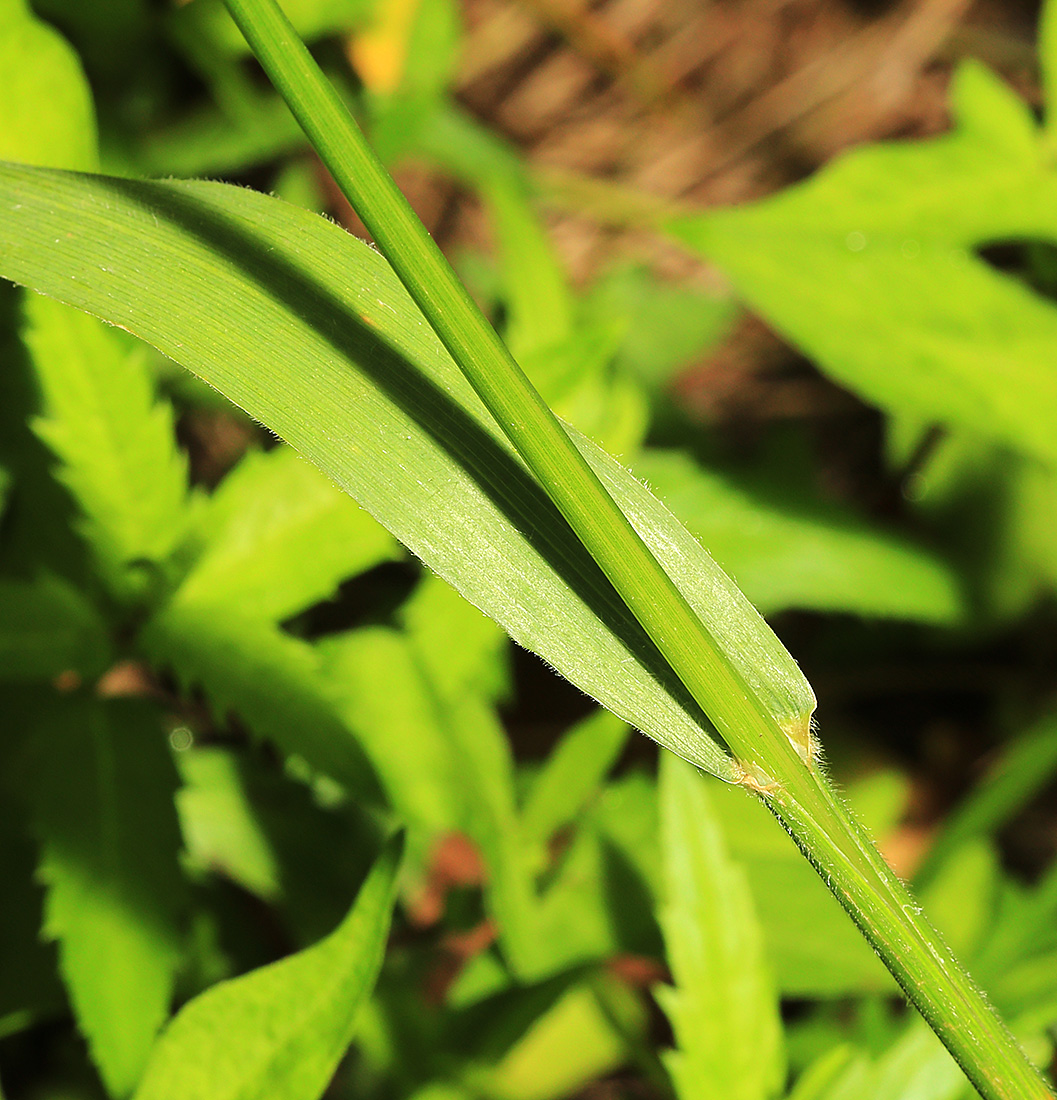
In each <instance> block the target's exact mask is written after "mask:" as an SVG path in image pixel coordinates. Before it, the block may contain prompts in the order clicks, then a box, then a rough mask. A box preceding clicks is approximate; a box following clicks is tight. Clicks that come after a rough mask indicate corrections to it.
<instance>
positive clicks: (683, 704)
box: [0, 166, 814, 777]
mask: <svg viewBox="0 0 1057 1100" xmlns="http://www.w3.org/2000/svg"><path fill="white" fill-rule="evenodd" d="M0 209H2V210H3V217H2V219H0V269H2V271H3V273H4V274H5V275H6V276H8V277H12V278H14V279H16V280H17V279H21V280H24V281H30V282H32V283H33V285H34V286H35V287H36V288H37V289H41V290H47V291H48V292H50V293H52V294H54V295H56V296H58V297H60V298H63V299H67V300H70V301H72V302H74V303H76V304H78V305H79V306H82V307H85V308H88V309H90V310H96V311H98V312H100V313H102V314H104V315H105V316H107V317H108V319H110V320H111V321H115V322H119V323H121V324H122V325H124V326H125V327H127V328H129V329H130V330H132V331H135V332H137V333H138V334H139V335H142V336H144V337H146V338H148V339H149V340H150V341H151V342H152V343H154V344H155V345H156V346H157V347H158V348H159V349H161V350H162V351H164V352H165V353H166V354H169V355H171V356H173V357H176V358H178V359H179V360H180V361H182V362H184V363H185V364H187V365H189V366H192V367H194V368H195V369H196V371H197V372H199V373H200V374H201V375H202V376H203V377H205V378H206V379H207V380H208V381H210V382H211V383H212V384H213V385H215V386H216V387H217V388H219V389H221V390H222V391H224V392H226V393H227V394H228V396H229V397H231V398H233V399H234V400H236V401H237V402H238V403H239V404H241V405H243V406H244V407H246V408H247V409H249V410H251V411H252V412H253V414H254V415H256V416H258V417H259V418H260V419H262V420H263V421H265V422H267V423H268V424H269V425H270V426H271V427H272V428H273V429H274V430H275V431H277V432H278V433H279V434H280V435H282V436H283V437H284V438H286V439H287V440H288V441H289V442H291V443H292V444H293V445H294V446H295V447H297V448H298V449H299V450H301V451H302V452H303V453H304V454H305V455H306V456H307V457H309V458H310V459H311V460H312V461H314V462H315V463H316V464H317V465H319V466H320V467H321V468H324V469H326V470H327V472H328V473H329V474H330V475H331V476H333V477H334V478H335V480H337V481H338V483H339V484H340V485H342V487H343V488H345V489H346V490H347V491H349V492H350V493H352V494H353V495H354V496H356V497H357V499H358V500H359V501H360V503H361V504H362V505H363V506H364V507H365V508H366V509H367V510H368V511H369V512H371V514H372V515H374V516H375V517H376V518H377V519H379V521H380V522H382V523H383V525H384V526H386V527H387V528H388V529H389V530H390V531H392V532H393V534H395V535H396V537H397V538H399V539H400V540H401V541H402V542H404V543H405V545H407V546H409V547H410V548H411V549H412V550H413V551H414V552H415V553H417V554H419V555H420V556H421V557H422V558H423V559H424V560H426V561H427V563H429V564H430V565H431V566H432V567H433V568H435V569H436V570H437V571H438V572H439V573H440V574H441V575H442V576H445V577H446V578H447V579H448V580H449V581H451V582H452V583H453V584H454V586H455V587H456V588H457V589H459V591H461V592H462V593H463V595H465V596H466V597H467V598H468V599H469V600H470V601H471V602H472V603H476V604H477V605H478V606H479V607H481V608H482V609H484V610H486V611H487V613H488V614H489V615H491V616H492V617H493V618H495V619H496V620H497V621H499V622H500V623H501V624H502V625H503V626H504V627H505V628H506V629H507V631H508V632H509V633H510V634H512V635H513V636H514V637H515V638H516V639H517V640H518V641H520V642H521V643H522V644H523V645H525V646H526V647H527V648H529V649H532V650H534V651H535V652H538V653H540V654H541V655H542V656H543V657H544V658H545V659H547V660H548V661H549V662H551V663H552V664H553V665H554V666H555V667H557V668H558V669H559V670H560V671H561V672H563V673H564V674H565V675H566V676H568V677H569V678H570V679H571V680H573V682H574V683H576V684H578V685H579V686H580V687H581V688H582V689H583V690H585V691H587V692H588V693H589V694H591V695H592V696H594V697H596V698H598V699H600V700H601V701H602V702H604V703H605V705H606V706H608V707H610V709H612V710H614V711H615V712H616V713H618V714H619V715H620V716H621V717H623V718H625V719H626V720H627V721H629V722H631V723H632V724H634V725H636V726H638V727H639V728H640V729H642V730H644V731H645V732H647V733H648V734H650V735H651V736H653V737H655V738H656V739H657V740H659V741H661V742H662V743H663V744H665V745H667V746H669V747H671V748H672V749H673V751H676V752H677V753H679V754H680V755H683V756H685V757H687V758H688V759H691V760H693V761H695V762H696V763H698V764H699V765H701V766H702V767H704V768H706V769H708V770H709V771H712V772H715V773H716V774H720V775H725V776H728V777H733V776H734V771H733V768H732V765H731V763H730V761H729V758H728V757H727V756H726V754H725V753H724V752H723V751H722V750H721V749H720V748H719V746H718V745H717V744H716V742H715V740H714V739H713V735H712V734H711V732H709V731H710V730H711V726H710V724H709V722H708V720H707V719H706V718H705V717H704V715H703V714H702V713H701V711H700V709H699V708H698V707H697V706H696V705H695V704H694V703H693V702H692V701H691V700H690V699H689V697H688V695H687V693H686V690H685V688H684V687H683V686H682V684H681V683H680V682H679V681H678V678H677V677H675V676H674V674H673V673H672V672H671V670H670V668H669V666H668V665H667V662H666V661H664V660H663V659H662V658H661V656H660V654H659V653H658V651H657V650H656V647H655V646H654V645H653V643H652V642H651V641H650V640H649V639H648V637H647V636H646V634H645V632H644V631H643V630H642V628H641V627H640V626H639V625H638V623H637V621H636V620H635V619H634V617H633V616H632V615H631V614H630V612H629V611H628V610H627V607H626V606H625V604H624V603H623V601H622V600H621V599H620V598H619V597H618V596H617V594H616V593H615V591H614V590H613V588H612V586H611V585H610V584H609V582H608V581H607V580H606V579H605V577H604V576H603V574H602V573H601V571H600V570H599V568H598V566H597V565H596V564H595V563H594V561H593V560H592V559H591V558H590V557H589V555H587V553H586V552H585V551H584V549H583V546H582V544H581V543H580V541H579V540H578V539H577V538H576V537H575V535H574V534H573V533H572V531H571V530H570V528H569V527H568V525H567V524H566V522H565V521H564V519H562V518H561V516H560V514H559V513H558V512H557V510H556V509H555V508H554V506H553V504H552V503H551V502H550V499H549V498H548V497H547V496H546V494H545V493H544V492H543V490H542V489H541V488H540V487H539V485H538V484H537V483H536V482H535V481H534V480H533V479H532V478H531V477H529V475H528V474H527V472H526V471H525V469H524V467H523V466H522V465H521V463H520V462H519V460H517V459H516V457H515V456H514V455H513V453H512V451H511V448H510V446H509V444H508V443H506V442H505V437H504V436H503V434H502V432H501V431H500V430H499V429H498V427H497V426H496V425H495V424H494V422H493V421H492V420H491V418H490V417H489V416H488V414H487V413H486V412H485V411H484V410H483V408H482V407H481V405H480V403H479V401H478V400H477V398H476V397H475V395H474V394H473V393H472V391H471V390H470V388H469V385H468V383H467V382H466V381H465V379H464V378H463V376H462V375H461V374H460V372H459V371H458V370H457V368H456V367H455V365H454V364H453V363H452V362H451V360H450V358H449V357H448V356H447V355H446V353H445V352H444V351H443V349H442V348H441V346H440V345H439V343H438V342H437V340H436V338H435V336H434V335H433V333H432V330H431V329H429V328H428V326H427V325H426V324H425V321H424V320H423V319H422V317H421V315H420V314H419V313H418V312H417V310H415V309H414V307H413V306H412V305H411V303H410V301H409V300H408V298H407V296H406V294H405V293H404V291H403V290H402V288H401V287H400V285H399V284H398V283H397V281H396V279H395V277H394V276H393V275H392V273H391V271H390V270H389V269H388V267H387V266H386V265H385V263H384V261H382V259H381V258H380V257H379V256H378V255H377V254H375V253H373V252H372V251H371V250H370V249H368V248H367V247H366V246H363V245H361V244H360V243H359V242H356V241H354V240H353V239H352V238H351V237H349V236H348V235H347V234H345V233H343V232H342V231H341V230H340V229H338V228H337V227H335V226H333V225H331V224H329V223H327V222H326V221H324V220H322V219H320V218H318V217H317V216H315V215H312V214H309V213H307V212H305V211H302V210H298V209H296V208H293V207H288V206H285V205H283V204H281V203H279V202H277V201H275V200H271V199H268V198H266V197H264V196H261V195H255V194H253V193H252V192H249V191H246V190H244V189H240V188H229V187H225V186H221V185H215V184H208V183H186V184H175V183H137V182H133V181H130V180H108V179H102V178H99V177H92V178H90V177H84V176H80V177H78V176H73V175H68V174H62V173H55V172H47V171H44V170H40V169H29V168H21V167H16V166H6V167H5V168H4V169H3V170H2V172H0ZM44 242H47V247H46V248H45V247H43V244H44ZM104 259H105V262H104ZM102 268H105V270H102ZM147 272H154V273H155V274H156V275H157V278H158V283H157V285H158V286H164V287H165V291H164V295H163V296H162V297H158V298H155V297H153V296H151V295H144V294H143V293H142V289H141V288H142V285H143V281H144V278H145V277H147V275H146V273H147ZM71 276H72V278H71ZM236 303H237V304H236ZM573 435H574V438H575V439H576V441H577V446H579V447H581V449H582V450H583V452H584V454H585V456H586V457H587V458H588V461H589V462H590V463H591V464H592V466H593V467H594V469H595V471H596V473H597V474H598V475H599V477H600V478H601V480H602V482H603V484H604V485H605V486H606V488H607V490H608V491H609V492H610V493H611V494H612V495H614V496H615V497H616V498H617V500H618V502H619V504H620V506H621V507H622V508H623V509H624V510H625V512H626V513H627V515H628V516H629V518H630V520H631V522H632V524H633V525H634V526H635V527H637V529H638V530H639V532H640V534H641V535H642V537H643V538H644V540H645V541H646V543H647V544H648V545H650V546H651V548H652V549H653V550H654V552H655V554H656V555H657V557H658V560H659V561H660V563H661V565H662V567H663V568H665V570H666V571H667V572H668V573H669V575H670V576H671V577H672V578H673V580H674V582H675V584H676V585H677V586H678V587H679V588H680V589H681V590H682V591H683V592H684V594H685V596H686V598H687V600H688V601H689V603H690V605H691V606H692V607H693V609H694V611H695V612H696V613H697V614H699V615H700V616H701V618H702V620H703V622H704V624H705V626H706V629H707V630H708V631H709V632H710V633H711V634H712V635H713V637H715V638H716V639H717V640H718V641H719V644H720V645H721V646H722V648H723V649H724V650H725V655H726V657H727V658H728V659H729V660H730V661H731V663H732V665H733V666H734V667H735V668H736V669H737V671H738V673H739V675H740V676H741V677H742V678H743V679H744V681H745V682H746V684H747V686H748V687H749V690H750V691H752V692H753V694H754V695H755V696H756V697H757V698H758V699H759V700H760V702H761V704H762V705H763V706H764V707H766V709H767V710H768V711H769V712H770V713H771V715H772V716H773V717H774V718H775V719H776V721H777V722H778V723H779V724H781V725H783V726H784V727H788V728H795V729H802V728H803V727H804V725H805V724H806V722H807V720H808V715H809V714H810V712H811V710H812V709H813V707H814V695H813V693H812V692H811V689H810V687H809V685H808V684H807V682H806V680H804V678H803V676H802V674H801V673H800V671H799V669H798V668H797V667H796V665H795V663H794V662H793V661H792V659H791V658H790V656H789V654H788V653H787V652H786V651H785V650H784V648H783V647H782V646H781V644H780V643H779V642H778V640H777V639H776V638H775V636H774V635H773V633H771V631H770V630H769V629H768V628H767V627H766V625H765V624H764V623H763V621H762V620H761V619H760V618H759V616H758V615H757V613H756V612H755V611H754V610H753V608H752V607H751V605H750V604H749V603H748V602H747V601H746V600H745V599H744V597H743V596H742V595H741V594H740V592H738V591H737V589H736V588H735V587H734V586H733V585H732V584H731V582H730V581H729V579H728V578H727V577H726V576H725V575H724V574H723V573H722V572H721V571H720V570H719V569H718V568H717V567H716V566H715V563H714V562H713V561H712V559H711V558H709V557H708V555H707V554H706V553H705V552H704V550H703V549H702V548H701V547H700V545H699V544H698V543H697V542H696V540H694V539H693V538H692V537H691V536H690V535H689V534H688V533H687V532H686V531H685V530H684V529H683V528H682V527H680V526H679V524H678V523H677V522H676V521H675V520H674V518H673V517H672V516H671V514H670V513H669V512H668V511H667V510H666V509H664V508H663V507H662V506H661V505H660V504H659V503H658V502H657V501H656V500H655V499H654V498H653V497H652V496H651V495H650V494H649V493H648V492H647V491H646V490H645V489H643V487H642V486H641V485H640V484H639V483H638V482H636V481H635V480H634V479H633V478H631V477H630V476H629V475H628V474H627V472H626V471H625V470H624V469H623V468H622V467H620V466H619V465H618V464H617V463H615V462H614V461H612V460H611V459H609V458H607V457H606V456H605V455H604V454H603V453H602V452H600V451H599V450H598V449H597V448H595V447H593V446H592V445H591V444H590V443H588V442H587V441H586V440H584V439H583V438H582V437H580V436H578V435H577V434H576V433H573Z"/></svg>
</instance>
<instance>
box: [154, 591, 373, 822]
mask: <svg viewBox="0 0 1057 1100" xmlns="http://www.w3.org/2000/svg"><path fill="white" fill-rule="evenodd" d="M139 641H140V644H141V646H142V647H143V649H144V650H145V652H146V653H147V654H148V655H149V656H150V658H151V659H152V660H153V661H155V662H157V663H158V664H161V665H162V666H164V667H170V668H172V669H173V670H174V672H175V673H176V674H177V676H178V678H179V679H180V681H181V682H182V683H183V684H184V685H185V686H187V687H189V686H192V685H197V686H200V687H202V688H203V689H204V691H205V692H206V694H207V696H208V697H209V700H210V702H211V703H212V705H213V708H214V710H215V711H216V712H217V716H218V717H219V718H220V719H223V718H224V717H226V716H227V714H228V712H229V711H233V712H234V713H235V714H237V715H239V716H240V717H241V718H243V719H244V720H245V721H246V722H247V723H248V724H249V726H250V728H251V729H252V730H253V731H254V732H255V733H257V734H259V735H261V736H263V737H267V738H268V739H269V740H272V741H274V742H275V744H277V745H278V746H279V748H280V749H282V751H283V752H285V753H288V754H292V755H295V756H300V757H301V758H302V759H304V760H305V761H306V762H307V763H308V764H309V766H310V767H312V768H313V769H315V770H317V771H320V772H322V773H323V774H325V775H329V776H330V777H331V778H333V779H336V780H337V781H338V782H340V783H342V784H344V785H345V786H346V787H347V788H348V789H349V790H350V791H351V792H353V793H355V794H357V795H358V796H359V797H361V798H365V799H367V800H368V801H376V800H377V798H378V795H379V791H378V784H377V778H376V777H375V775H374V770H373V769H372V767H371V765H370V763H369V762H368V760H367V758H366V757H365V756H364V753H363V750H362V748H361V747H360V745H359V743H358V742H357V740H356V739H355V737H353V735H352V734H351V733H350V731H349V729H348V727H347V726H346V725H345V723H344V722H343V721H342V720H341V718H340V717H339V715H338V712H337V709H336V707H335V705H334V701H333V700H332V699H331V697H330V695H329V694H328V688H327V682H326V680H325V679H324V677H323V676H322V674H321V671H320V658H319V654H318V653H317V652H316V650H315V649H314V648H313V647H312V646H311V645H309V644H308V643H307V642H303V641H301V640H300V639H299V638H295V637H293V636H291V635H290V634H286V633H284V632H283V631H281V630H279V629H278V628H277V627H274V626H271V625H269V624H268V623H262V622H261V621H260V619H258V618H256V617H255V616H254V615H253V614H252V612H238V611H235V610H233V609H232V608H230V607H223V606H220V607H217V606H214V605H213V604H211V603H209V602H204V603H201V604H197V603H194V602H192V601H191V600H178V601H177V602H175V603H173V604H170V605H169V606H168V607H166V608H163V609H162V610H161V611H160V612H159V613H158V614H157V615H155V617H154V618H153V619H151V620H150V622H148V623H147V624H146V625H145V626H144V628H143V630H142V632H141V634H140V639H139Z"/></svg>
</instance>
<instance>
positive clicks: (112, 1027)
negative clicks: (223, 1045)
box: [32, 699, 183, 1097]
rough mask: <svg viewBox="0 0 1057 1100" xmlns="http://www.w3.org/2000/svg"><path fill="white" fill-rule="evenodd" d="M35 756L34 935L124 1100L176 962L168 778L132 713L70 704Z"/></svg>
mask: <svg viewBox="0 0 1057 1100" xmlns="http://www.w3.org/2000/svg"><path fill="white" fill-rule="evenodd" d="M35 748H36V752H37V754H38V761H37V770H38V773H39V775H38V781H37V788H36V791H35V792H34V794H33V796H32V797H33V802H34V819H35V826H36V831H37V833H38V836H39V838H40V843H41V864H40V877H41V879H42V881H43V882H44V883H45V884H46V886H47V902H46V907H45V923H44V931H45V932H46V934H47V935H48V936H49V937H51V938H52V939H55V940H57V941H58V944H59V958H60V964H61V969H62V975H63V978H64V980H65V982H66V987H67V989H68V991H69V995H70V1000H71V1002H72V1004H73V1008H74V1013H75V1015H76V1018H77V1023H78V1025H79V1027H80V1029H81V1031H82V1032H83V1033H84V1035H85V1037H86V1039H87V1040H88V1047H89V1050H90V1051H91V1054H92V1058H93V1060H94V1062H95V1063H96V1065H97V1066H98V1068H99V1072H100V1074H101V1076H102V1078H103V1081H104V1082H105V1083H106V1086H107V1089H108V1091H109V1092H110V1094H111V1095H112V1096H116V1097H120V1096H127V1095H128V1094H129V1093H131V1092H132V1090H133V1088H134V1087H135V1085H136V1082H137V1081H138V1080H139V1077H140V1074H141V1073H142V1071H143V1067H144V1065H145V1064H146V1060H147V1055H148V1053H149V1052H150V1049H151V1046H152V1044H153V1042H154V1038H155V1034H156V1033H157V1031H158V1029H159V1028H160V1027H161V1025H162V1023H163V1022H164V1020H165V1019H166V1017H167V1016H168V1013H169V1000H170V998H171V996H172V992H173V983H174V975H175V972H176V968H177V966H178V965H179V961H180V927H179V916H180V909H181V907H182V903H183V898H182V879H181V875H180V868H179V864H178V862H177V853H178V849H179V843H180V841H179V832H178V826H177V821H176V810H175V807H174V805H173V795H174V793H175V790H176V775H175V772H174V771H173V767H172V762H171V760H170V758H169V752H168V747H167V745H166V743H165V738H164V735H163V732H162V729H161V723H160V721H159V716H158V714H157V712H156V711H154V710H153V709H152V708H150V707H147V706H145V705H142V704H138V703H135V704H134V703H126V702H123V703H116V702H114V703H109V704H107V705H105V706H104V705H103V704H101V703H99V702H96V701H92V700H87V699H85V700H70V702H69V705H67V706H63V707H61V708H58V707H57V708H56V709H55V710H54V712H53V717H52V720H51V721H49V722H47V723H46V724H45V725H44V726H43V728H41V729H40V730H39V731H38V734H37V743H36V746H35Z"/></svg>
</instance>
